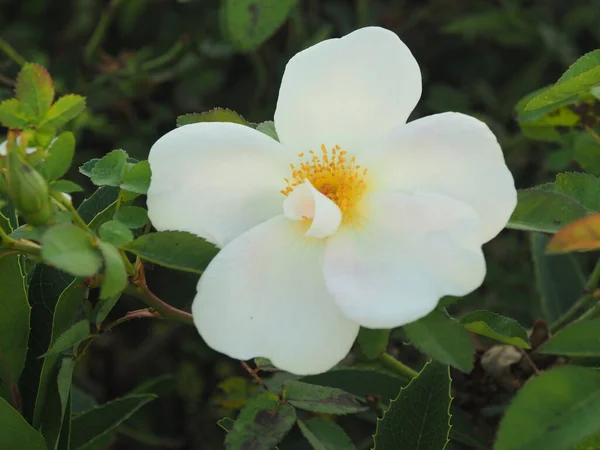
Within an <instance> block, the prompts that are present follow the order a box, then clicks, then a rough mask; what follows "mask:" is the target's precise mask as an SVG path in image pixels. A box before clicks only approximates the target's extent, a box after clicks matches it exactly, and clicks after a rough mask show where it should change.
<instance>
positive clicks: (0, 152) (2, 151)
mask: <svg viewBox="0 0 600 450" xmlns="http://www.w3.org/2000/svg"><path fill="white" fill-rule="evenodd" d="M20 142H21V136H17V144H19V143H20ZM7 145H8V141H4V142H0V156H6V154H7V152H6V147H7ZM36 151H37V148H35V147H27V148H26V149H25V153H27V154H28V155H30V154H31V153H35V152H36Z"/></svg>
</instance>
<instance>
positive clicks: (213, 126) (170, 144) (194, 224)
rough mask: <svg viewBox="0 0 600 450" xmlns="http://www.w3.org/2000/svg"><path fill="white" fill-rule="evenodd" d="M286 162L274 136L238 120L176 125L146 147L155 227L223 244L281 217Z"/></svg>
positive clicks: (150, 204) (152, 215) (283, 151)
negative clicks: (149, 148)
mask: <svg viewBox="0 0 600 450" xmlns="http://www.w3.org/2000/svg"><path fill="white" fill-rule="evenodd" d="M290 159H291V158H290V157H289V153H287V152H286V151H285V149H284V148H283V147H282V146H281V145H280V144H279V143H278V142H277V141H275V140H273V139H271V138H270V137H268V136H266V135H264V134H262V133H260V132H258V131H256V130H253V129H252V128H250V127H246V126H243V125H238V124H234V123H219V122H213V123H197V124H191V125H185V126H183V127H180V128H177V129H175V130H173V131H171V132H169V133H167V134H166V135H164V136H163V137H162V138H160V139H159V140H158V141H157V142H156V143H155V144H154V145H153V146H152V149H151V150H150V155H149V157H148V160H149V161H150V167H151V169H152V180H151V183H150V189H149V190H148V215H149V217H150V220H151V221H152V224H153V225H154V226H155V227H156V229H157V230H159V231H162V230H179V231H188V232H190V233H194V234H197V235H198V236H201V237H203V238H206V239H207V240H209V241H211V242H213V243H215V244H217V245H218V246H224V245H225V244H227V243H228V242H229V241H231V240H232V239H234V238H235V237H237V236H239V235H240V234H242V233H243V232H244V231H246V230H249V229H250V228H252V227H253V226H255V225H258V224H259V223H262V222H264V221H265V220H267V219H270V218H272V217H275V216H276V215H278V214H281V211H282V204H283V201H284V200H285V196H284V195H283V194H281V192H280V191H281V189H282V188H283V187H285V181H284V177H286V176H288V174H289V172H290V169H289V167H288V165H287V164H288V162H289V161H290Z"/></svg>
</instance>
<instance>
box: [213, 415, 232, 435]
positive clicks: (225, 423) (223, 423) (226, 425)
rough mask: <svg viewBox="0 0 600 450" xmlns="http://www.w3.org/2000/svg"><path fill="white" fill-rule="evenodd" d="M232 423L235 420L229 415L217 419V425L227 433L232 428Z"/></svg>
mask: <svg viewBox="0 0 600 450" xmlns="http://www.w3.org/2000/svg"><path fill="white" fill-rule="evenodd" d="M234 424H235V421H234V420H233V419H230V418H229V417H223V418H222V419H221V420H218V421H217V425H219V426H220V427H221V428H223V429H224V430H225V431H226V432H228V433H229V432H230V431H231V430H233V425H234Z"/></svg>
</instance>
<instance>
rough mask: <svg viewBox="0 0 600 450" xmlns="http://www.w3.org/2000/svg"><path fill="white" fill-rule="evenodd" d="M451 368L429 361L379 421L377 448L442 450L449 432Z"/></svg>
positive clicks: (376, 434)
mask: <svg viewBox="0 0 600 450" xmlns="http://www.w3.org/2000/svg"><path fill="white" fill-rule="evenodd" d="M450 384H451V379H450V371H449V368H448V366H445V365H442V364H439V363H436V362H430V363H427V364H425V366H424V367H423V369H422V370H421V372H419V374H418V375H417V376H416V377H415V378H413V379H412V380H411V382H410V383H409V384H408V386H406V387H405V388H402V390H400V393H399V394H398V397H396V399H394V400H393V401H392V402H391V403H390V407H389V408H388V409H387V410H386V411H385V412H384V413H383V417H382V418H381V419H379V420H377V430H376V432H375V436H374V438H373V439H374V441H375V446H374V447H373V449H374V450H396V449H399V448H406V449H411V450H443V449H444V448H446V445H447V444H448V438H449V434H450V417H451V415H450V404H451V402H452V396H451V391H450Z"/></svg>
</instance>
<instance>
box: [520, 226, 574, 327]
mask: <svg viewBox="0 0 600 450" xmlns="http://www.w3.org/2000/svg"><path fill="white" fill-rule="evenodd" d="M549 239H550V238H549V237H548V236H547V235H545V234H541V233H532V234H531V255H532V259H533V266H534V269H535V275H536V283H537V287H538V291H539V293H540V297H539V301H540V303H539V313H540V314H541V316H542V317H543V318H544V319H546V320H547V321H548V322H554V321H555V320H557V319H558V318H559V317H561V316H562V315H563V314H564V313H565V312H566V311H567V310H568V309H569V308H570V307H571V305H573V304H574V303H575V302H576V301H577V300H578V299H579V297H581V295H582V294H583V291H584V286H585V277H584V276H583V273H582V272H581V267H580V266H579V264H578V263H577V261H576V260H575V259H574V258H573V257H572V256H571V255H548V254H547V253H546V247H547V245H548V241H549Z"/></svg>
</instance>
